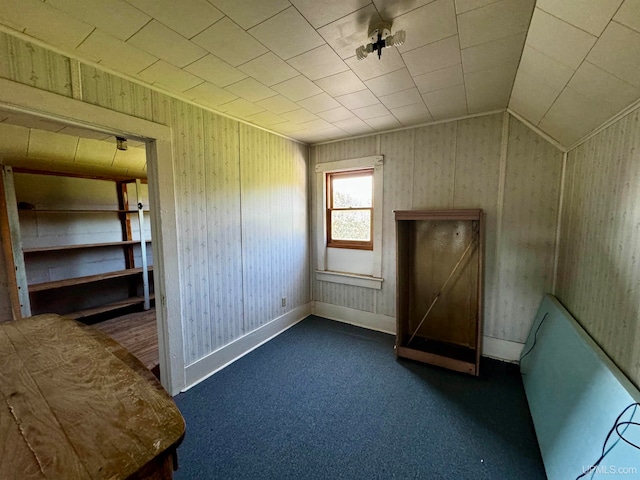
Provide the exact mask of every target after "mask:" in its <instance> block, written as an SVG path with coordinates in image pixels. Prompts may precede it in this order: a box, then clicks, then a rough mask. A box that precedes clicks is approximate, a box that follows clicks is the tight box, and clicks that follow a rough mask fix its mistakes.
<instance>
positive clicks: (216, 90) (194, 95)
mask: <svg viewBox="0 0 640 480" xmlns="http://www.w3.org/2000/svg"><path fill="white" fill-rule="evenodd" d="M184 95H185V97H187V98H188V99H189V100H193V101H195V102H198V103H202V104H205V105H207V106H212V107H215V106H218V105H222V104H223V103H228V102H230V101H232V100H235V99H236V98H238V96H237V95H235V94H233V93H231V92H228V91H227V90H224V89H222V88H220V87H218V86H217V85H214V84H212V83H209V82H204V83H201V84H200V85H198V86H196V87H193V88H190V89H189V90H187V91H186V92H184Z"/></svg>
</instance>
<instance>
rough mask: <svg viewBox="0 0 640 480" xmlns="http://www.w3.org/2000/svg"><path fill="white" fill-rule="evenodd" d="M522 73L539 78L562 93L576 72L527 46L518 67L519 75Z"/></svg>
mask: <svg viewBox="0 0 640 480" xmlns="http://www.w3.org/2000/svg"><path fill="white" fill-rule="evenodd" d="M520 73H526V74H528V75H530V76H531V77H533V78H537V79H538V80H539V81H540V82H542V83H545V84H547V85H549V86H550V87H552V88H553V89H554V90H556V91H557V93H560V91H561V90H562V89H563V88H564V86H565V85H566V84H567V82H568V81H569V79H570V78H571V77H572V76H573V74H574V73H575V70H574V69H573V68H569V67H567V66H566V65H564V64H562V63H560V62H558V61H557V60H554V59H553V58H551V57H548V56H546V55H544V54H543V53H540V52H539V51H538V50H536V49H535V48H531V47H530V46H528V45H525V47H524V50H523V52H522V58H521V59H520V66H519V67H518V74H520Z"/></svg>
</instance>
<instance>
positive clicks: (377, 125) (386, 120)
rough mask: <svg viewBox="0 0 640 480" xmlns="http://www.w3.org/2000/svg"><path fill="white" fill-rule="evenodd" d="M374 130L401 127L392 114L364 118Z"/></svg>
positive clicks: (380, 130)
mask: <svg viewBox="0 0 640 480" xmlns="http://www.w3.org/2000/svg"><path fill="white" fill-rule="evenodd" d="M365 122H366V123H367V125H369V126H370V127H371V128H373V129H374V130H377V131H379V132H382V131H384V130H392V129H394V128H402V124H401V123H400V122H399V121H398V119H397V118H396V117H394V116H393V115H391V114H389V115H385V116H383V117H374V118H369V119H367V120H365Z"/></svg>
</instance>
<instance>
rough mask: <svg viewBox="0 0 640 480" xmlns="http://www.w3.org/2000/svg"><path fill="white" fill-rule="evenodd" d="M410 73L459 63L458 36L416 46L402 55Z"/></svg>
mask: <svg viewBox="0 0 640 480" xmlns="http://www.w3.org/2000/svg"><path fill="white" fill-rule="evenodd" d="M402 58H403V59H404V61H405V63H406V64H407V68H408V69H409V72H411V75H413V76H418V75H422V74H423V73H429V72H434V71H436V70H441V69H443V68H447V67H452V66H454V65H458V64H459V63H461V58H460V45H459V44H458V36H457V35H454V36H453V37H449V38H445V39H444V40H440V41H439V42H435V43H432V44H430V45H425V46H424V47H420V48H416V49H415V50H411V51H410V52H406V53H404V54H403V55H402Z"/></svg>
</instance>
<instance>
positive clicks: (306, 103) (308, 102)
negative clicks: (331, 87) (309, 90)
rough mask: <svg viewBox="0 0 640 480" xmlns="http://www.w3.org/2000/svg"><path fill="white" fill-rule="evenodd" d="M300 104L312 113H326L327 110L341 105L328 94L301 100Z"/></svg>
mask: <svg viewBox="0 0 640 480" xmlns="http://www.w3.org/2000/svg"><path fill="white" fill-rule="evenodd" d="M298 104H299V105H300V106H301V107H303V108H306V109H307V110H309V111H310V112H312V113H318V112H324V111H325V110H331V109H332V108H338V107H340V104H339V103H338V102H336V101H335V100H334V99H333V98H331V97H330V96H329V95H327V94H326V93H321V94H319V95H314V96H313V97H309V98H305V99H304V100H300V101H299V102H298Z"/></svg>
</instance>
